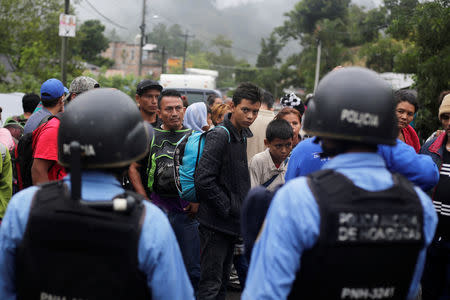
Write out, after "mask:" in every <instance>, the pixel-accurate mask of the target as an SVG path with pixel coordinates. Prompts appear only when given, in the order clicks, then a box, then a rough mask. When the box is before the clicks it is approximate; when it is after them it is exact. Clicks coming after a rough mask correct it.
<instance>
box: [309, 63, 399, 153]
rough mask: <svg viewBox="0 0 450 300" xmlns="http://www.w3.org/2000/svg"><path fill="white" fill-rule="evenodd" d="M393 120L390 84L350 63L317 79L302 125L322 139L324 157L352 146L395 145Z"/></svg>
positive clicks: (394, 124) (310, 133)
mask: <svg viewBox="0 0 450 300" xmlns="http://www.w3.org/2000/svg"><path fill="white" fill-rule="evenodd" d="M356 78H357V79H358V80H355V79H356ZM396 124H397V119H396V117H395V101H394V98H393V91H392V89H391V88H390V87H389V85H388V84H387V83H386V82H384V81H383V80H382V79H381V78H379V77H378V75H377V74H376V73H375V72H373V71H369V70H367V69H362V68H357V67H351V68H343V69H339V70H336V71H332V72H330V73H329V74H328V75H327V76H325V77H324V78H323V79H322V80H321V81H320V83H319V85H318V87H317V92H316V93H315V94H314V96H313V98H312V99H311V101H309V103H308V110H307V112H306V114H305V120H304V123H303V129H304V130H305V131H306V132H307V133H308V134H309V135H310V136H316V137H318V138H320V139H321V140H322V149H323V151H324V152H323V154H322V155H323V156H324V157H332V156H335V155H337V154H339V153H344V152H346V151H347V150H348V149H349V148H351V147H354V148H356V149H357V150H362V149H366V151H371V152H376V150H377V149H376V145H377V144H387V145H395V143H396V137H397V135H396Z"/></svg>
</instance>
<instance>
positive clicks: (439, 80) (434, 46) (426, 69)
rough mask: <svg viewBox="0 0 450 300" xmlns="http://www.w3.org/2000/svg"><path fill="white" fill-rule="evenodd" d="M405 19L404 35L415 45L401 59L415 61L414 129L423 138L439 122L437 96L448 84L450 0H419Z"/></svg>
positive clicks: (401, 26) (449, 77) (449, 71)
mask: <svg viewBox="0 0 450 300" xmlns="http://www.w3.org/2000/svg"><path fill="white" fill-rule="evenodd" d="M407 22H408V24H410V25H411V24H412V26H411V27H410V29H409V30H410V32H409V34H408V35H406V36H407V37H408V39H409V40H410V41H411V42H412V47H414V48H413V49H412V50H411V51H408V52H407V57H406V58H404V57H403V59H404V60H406V61H409V62H411V63H415V69H416V71H417V72H416V88H417V90H418V94H419V103H420V105H421V107H422V109H421V110H419V113H418V116H417V119H416V120H417V126H416V129H417V130H418V133H419V134H420V135H421V136H422V137H423V138H426V137H427V136H428V135H429V134H430V133H431V132H433V131H434V130H436V128H438V127H439V126H440V124H439V122H438V119H437V112H438V108H439V104H438V102H437V98H438V95H439V93H440V92H442V91H443V90H446V89H448V87H449V86H450V45H449V44H448V37H449V36H450V1H449V0H436V1H434V2H425V3H420V4H418V5H417V6H416V8H415V9H414V12H413V14H412V15H410V20H408V21H407ZM397 25H398V26H397ZM403 25H404V24H401V23H398V24H395V25H394V26H392V27H391V28H390V31H391V32H393V34H397V32H394V30H397V29H398V28H404V26H403Z"/></svg>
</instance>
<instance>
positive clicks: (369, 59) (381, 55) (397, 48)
mask: <svg viewBox="0 0 450 300" xmlns="http://www.w3.org/2000/svg"><path fill="white" fill-rule="evenodd" d="M402 52H403V44H402V43H401V42H399V41H397V40H395V39H393V38H391V37H389V36H387V37H384V38H380V39H378V40H377V41H376V42H374V43H367V44H366V45H364V46H363V47H362V49H361V51H360V52H359V54H360V55H361V56H363V57H365V59H366V66H367V67H368V68H370V69H373V70H375V71H377V72H392V70H394V65H395V60H396V57H397V56H398V55H399V54H401V53H402Z"/></svg>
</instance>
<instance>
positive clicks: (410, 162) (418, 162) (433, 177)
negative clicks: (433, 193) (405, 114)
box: [285, 138, 439, 191]
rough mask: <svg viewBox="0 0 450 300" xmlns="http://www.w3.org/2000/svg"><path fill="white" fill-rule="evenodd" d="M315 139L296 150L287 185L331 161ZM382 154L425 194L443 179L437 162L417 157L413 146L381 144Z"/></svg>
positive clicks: (401, 143) (424, 157) (309, 140)
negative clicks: (324, 155) (322, 155)
mask: <svg viewBox="0 0 450 300" xmlns="http://www.w3.org/2000/svg"><path fill="white" fill-rule="evenodd" d="M314 139H315V138H309V139H306V140H304V141H301V142H300V143H299V144H298V145H297V146H296V147H295V148H294V150H292V154H291V158H290V160H289V165H288V168H287V171H286V176H285V179H286V182H288V181H289V180H291V179H294V178H296V177H299V176H306V175H308V174H310V173H312V172H314V171H317V170H320V168H321V167H322V166H323V165H324V164H325V163H326V162H327V161H328V158H320V153H321V152H322V148H321V147H320V145H319V144H317V143H314ZM378 154H380V155H381V156H382V157H383V158H384V161H385V162H386V167H387V168H388V170H389V171H391V172H397V173H400V174H402V175H403V176H405V177H406V178H408V179H409V180H410V181H412V182H413V183H414V184H416V185H417V186H419V187H420V188H421V189H422V190H424V191H428V190H430V189H431V188H433V187H434V186H435V185H436V184H437V182H438V180H439V170H438V168H437V166H436V164H435V163H434V162H433V160H432V159H431V158H430V157H428V156H427V155H422V154H417V153H416V151H415V150H414V148H413V147H411V146H409V145H407V144H405V143H404V142H402V141H400V140H399V139H397V144H396V145H395V146H389V145H378Z"/></svg>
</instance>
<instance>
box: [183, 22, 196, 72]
mask: <svg viewBox="0 0 450 300" xmlns="http://www.w3.org/2000/svg"><path fill="white" fill-rule="evenodd" d="M181 36H182V37H184V52H183V74H184V73H185V72H186V52H187V40H188V38H190V37H192V38H193V37H194V36H195V35H189V34H188V31H187V30H186V33H185V34H182V35H181Z"/></svg>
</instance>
